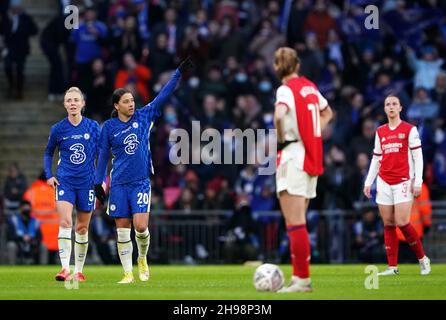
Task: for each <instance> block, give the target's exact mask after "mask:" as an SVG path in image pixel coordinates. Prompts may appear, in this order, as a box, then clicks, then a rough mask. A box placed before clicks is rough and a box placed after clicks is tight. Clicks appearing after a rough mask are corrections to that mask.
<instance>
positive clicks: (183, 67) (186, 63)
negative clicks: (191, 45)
mask: <svg viewBox="0 0 446 320" xmlns="http://www.w3.org/2000/svg"><path fill="white" fill-rule="evenodd" d="M193 67H195V65H194V63H193V62H192V60H191V58H190V57H187V58H186V59H184V60H183V61H181V62H180V65H179V66H178V70H180V72H181V74H184V73H185V72H186V71H188V70H190V69H192V68H193Z"/></svg>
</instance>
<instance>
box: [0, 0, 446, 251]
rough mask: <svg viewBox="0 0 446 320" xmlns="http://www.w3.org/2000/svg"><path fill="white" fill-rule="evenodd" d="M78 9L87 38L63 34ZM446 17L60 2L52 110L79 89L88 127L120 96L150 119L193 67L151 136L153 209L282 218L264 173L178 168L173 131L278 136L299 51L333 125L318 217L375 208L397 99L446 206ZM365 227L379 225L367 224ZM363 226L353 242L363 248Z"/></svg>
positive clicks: (111, 0) (305, 7) (107, 0)
mask: <svg viewBox="0 0 446 320" xmlns="http://www.w3.org/2000/svg"><path fill="white" fill-rule="evenodd" d="M15 2H16V1H11V6H15V5H16V4H15ZM70 3H71V4H75V5H78V6H79V8H81V19H80V25H79V28H78V29H73V30H68V29H66V28H64V22H65V17H66V16H64V11H63V8H64V6H66V5H67V4H70ZM369 4H374V5H376V6H378V8H379V28H378V29H367V28H366V27H365V20H366V18H367V16H368V14H366V13H365V11H364V7H365V6H366V5H369ZM12 9H14V8H12ZM2 10H3V14H2V15H1V19H2V21H3V23H2V28H1V29H0V30H1V33H2V35H3V38H4V45H5V48H8V46H13V43H14V42H13V41H12V40H11V39H12V38H13V37H14V33H11V32H10V30H9V29H8V26H9V27H10V26H11V25H14V24H13V23H9V24H8V21H9V20H8V19H10V18H8V15H7V14H6V10H7V9H6V8H3V9H2ZM19 12H20V11H19ZM445 12H446V3H445V1H436V0H424V1H401V0H376V1H373V0H369V1H362V0H352V1H327V0H315V1H311V0H297V1H287V0H282V1H278V0H272V1H250V0H244V1H230V0H221V1H207V0H202V1H198V0H195V1H181V0H172V1H167V0H165V1H161V0H159V1H157V0H147V1H144V0H104V1H88V0H85V1H60V9H59V14H58V15H57V16H55V17H54V18H53V19H52V20H51V21H50V22H49V23H48V25H47V26H46V27H45V28H44V29H43V30H41V32H40V33H39V37H40V45H41V48H42V50H43V52H44V53H45V55H46V56H47V57H48V61H49V63H50V68H51V70H50V78H49V85H48V90H49V91H48V99H49V100H51V101H59V100H60V99H61V97H62V96H63V93H64V91H65V89H66V88H67V87H69V86H70V85H77V86H79V87H80V88H81V90H82V91H83V92H85V94H86V99H87V108H86V112H85V115H86V116H88V117H92V118H94V119H97V120H98V121H99V122H100V123H102V122H103V121H105V120H107V119H108V118H109V116H110V112H111V110H112V105H111V103H110V96H111V93H112V92H113V90H114V89H115V88H118V87H126V88H128V89H130V90H132V92H134V96H135V97H136V99H137V105H139V106H142V105H144V104H145V103H147V102H148V101H150V100H151V99H153V97H155V95H156V94H157V92H159V90H160V88H161V87H162V85H163V84H164V83H165V82H166V81H167V80H168V78H169V76H170V73H171V72H172V71H173V70H174V68H175V67H176V65H177V64H178V62H179V61H180V60H181V59H183V58H185V57H187V56H191V57H192V59H193V60H194V61H195V64H196V68H195V70H194V71H193V72H192V73H191V74H189V75H188V77H187V78H186V79H185V80H184V81H183V82H182V83H181V84H180V86H179V88H178V89H177V91H176V93H175V94H174V96H173V98H172V99H171V100H170V102H169V103H168V104H166V105H165V106H164V110H163V111H164V112H163V114H162V117H161V118H160V119H159V120H158V122H157V123H156V124H155V125H154V128H153V134H152V139H153V140H152V142H151V148H152V155H153V159H154V161H153V163H154V169H155V175H154V176H153V181H152V186H153V188H152V209H178V210H196V209H206V210H212V209H223V210H234V209H236V204H237V203H238V202H243V203H246V202H248V203H249V204H250V207H251V209H252V211H253V212H256V211H268V210H277V209H279V207H278V201H277V199H276V195H275V180H274V176H264V175H259V174H258V170H257V169H258V167H259V164H255V163H254V164H247V165H235V164H225V165H206V164H189V165H173V164H172V163H171V162H170V161H169V151H170V148H171V147H172V143H170V142H169V134H170V132H171V131H172V130H173V129H176V128H182V129H185V130H187V131H189V132H190V131H191V123H192V121H194V120H198V121H200V125H201V129H202V130H204V129H206V128H215V129H217V130H219V131H220V132H221V133H222V141H221V144H222V145H225V144H226V143H228V141H231V137H228V136H225V135H224V134H223V132H224V129H235V128H239V129H241V130H245V129H248V128H253V129H271V128H273V123H272V119H273V109H274V100H275V89H276V88H277V86H278V85H279V82H278V79H277V78H276V77H275V75H274V71H273V69H272V60H273V52H274V50H275V49H276V48H278V47H279V46H285V45H286V46H290V47H293V48H295V49H296V50H297V52H298V54H299V57H300V59H301V68H300V70H301V75H304V76H306V77H307V78H309V79H310V80H312V81H313V82H315V83H316V84H317V85H318V87H319V88H320V90H321V92H322V94H323V95H324V96H325V97H326V98H327V100H328V101H329V104H330V106H331V107H332V108H333V110H334V111H335V118H334V120H333V121H332V122H331V123H330V125H329V127H328V128H327V129H326V130H325V131H324V133H323V136H324V151H325V173H324V175H323V176H322V177H320V180H319V184H318V197H317V198H316V199H315V201H312V202H311V209H314V210H322V209H324V210H330V209H346V210H350V209H355V206H354V204H355V203H356V202H365V201H368V200H367V199H365V198H364V196H363V195H362V192H361V191H362V185H363V181H364V179H365V176H366V174H367V170H368V166H369V161H370V158H371V155H372V150H373V144H374V135H375V131H376V128H377V127H378V126H379V125H380V124H381V123H383V122H384V120H385V115H384V111H383V100H384V97H385V96H386V95H387V94H389V93H390V92H393V93H396V94H397V95H398V96H399V97H400V99H401V102H402V105H403V114H402V117H403V119H405V120H407V121H409V122H411V123H413V124H416V125H417V127H418V130H419V132H420V135H421V140H422V144H423V156H424V180H425V183H426V186H427V187H428V188H429V191H430V196H431V199H433V200H441V199H444V192H442V190H444V188H445V187H446V166H445V163H446V136H445V133H446V131H445V130H446V67H445V66H446V64H445V57H446V45H445V44H446V15H445ZM12 28H14V27H12ZM8 30H9V31H8ZM61 49H63V50H62V51H61ZM61 52H63V54H61ZM6 67H7V64H6V63H5V68H6ZM25 75H26V70H25ZM257 147H258V148H260V143H259V145H257ZM234 148H235V147H233V149H234ZM195 151H196V150H195ZM232 151H234V150H232ZM193 152H194V150H193ZM253 152H254V151H253V150H251V151H247V153H248V154H251V153H253ZM11 175H12V176H14V173H11V174H10V176H11ZM23 183H24V182H23V181H19V182H16V185H14V184H12V183H11V181H10V180H8V181H7V185H6V186H5V190H4V195H5V197H6V198H8V197H10V196H11V197H12V198H13V199H12V198H11V199H10V200H17V199H19V198H20V197H18V196H17V193H16V192H15V191H17V190H20V192H24V188H23ZM17 185H18V186H17ZM12 190H15V191H14V192H15V193H14V192H12V193H11V191H12ZM16 198H17V199H16ZM25 204H26V203H22V205H25ZM22 212H23V210H22ZM364 219H365V221H366V222H367V221H369V222H370V224H373V223H374V222H373V221H374V218H373V217H372V216H371V215H369V214H367V216H366V217H365V218H364ZM94 223H95V222H93V227H95V224H94ZM98 223H99V222H98ZM358 223H359V224H358V225H356V226H355V228H354V230H352V233H354V234H355V236H358V237H359V235H358V233H360V231H361V230H362V227H361V226H360V223H361V222H358ZM376 228H377V230H376V232H378V233H379V232H381V229H380V226H377V227H376ZM101 230H102V229H101ZM110 234H111V233H110ZM373 238H374V237H373ZM104 239H106V238H104ZM371 241H372V242H373V241H375V240H373V239H372V240H371ZM373 243H374V245H373V248H374V249H373V250H375V248H376V245H375V244H376V243H375V242H373ZM107 245H108V244H107V240H104V246H105V247H107ZM373 254H375V251H373Z"/></svg>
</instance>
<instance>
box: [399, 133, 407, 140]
mask: <svg viewBox="0 0 446 320" xmlns="http://www.w3.org/2000/svg"><path fill="white" fill-rule="evenodd" d="M405 137H406V134H404V133H398V138H400V139H404V138H405Z"/></svg>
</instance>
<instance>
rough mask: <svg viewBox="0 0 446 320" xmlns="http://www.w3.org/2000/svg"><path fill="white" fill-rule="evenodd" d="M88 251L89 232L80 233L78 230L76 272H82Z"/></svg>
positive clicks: (75, 248)
mask: <svg viewBox="0 0 446 320" xmlns="http://www.w3.org/2000/svg"><path fill="white" fill-rule="evenodd" d="M87 251H88V232H87V233H86V234H79V233H77V232H76V242H75V243H74V273H78V272H82V269H83V268H84V263H85V258H86V257H87Z"/></svg>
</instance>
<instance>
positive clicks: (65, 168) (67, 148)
mask: <svg viewBox="0 0 446 320" xmlns="http://www.w3.org/2000/svg"><path fill="white" fill-rule="evenodd" d="M99 133H100V127H99V124H98V123H97V122H96V121H94V120H91V119H88V118H86V117H82V120H81V122H80V123H79V124H78V125H77V126H74V125H73V124H71V123H70V121H69V120H68V118H65V119H63V120H62V121H60V122H58V123H56V124H55V125H54V126H52V127H51V132H50V136H49V139H48V144H47V146H46V149H45V155H44V164H45V175H46V178H47V179H49V178H51V177H52V176H53V172H52V169H51V164H52V159H53V154H54V151H55V149H56V147H57V148H58V150H59V161H58V166H57V172H56V178H57V179H58V181H59V183H64V184H68V185H70V186H72V187H73V188H79V189H87V188H91V186H92V185H93V182H94V171H95V165H94V164H95V160H96V157H97V154H98V140H99Z"/></svg>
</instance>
